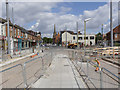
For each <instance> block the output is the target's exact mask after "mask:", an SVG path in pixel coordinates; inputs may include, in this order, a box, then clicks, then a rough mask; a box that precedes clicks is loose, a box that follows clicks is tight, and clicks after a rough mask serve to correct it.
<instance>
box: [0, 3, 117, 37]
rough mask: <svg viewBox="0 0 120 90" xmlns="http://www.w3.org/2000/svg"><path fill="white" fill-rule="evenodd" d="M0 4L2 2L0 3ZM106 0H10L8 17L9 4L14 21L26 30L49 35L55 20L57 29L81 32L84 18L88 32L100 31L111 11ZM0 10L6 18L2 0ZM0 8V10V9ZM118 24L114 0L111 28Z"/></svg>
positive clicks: (106, 28) (43, 35)
mask: <svg viewBox="0 0 120 90" xmlns="http://www.w3.org/2000/svg"><path fill="white" fill-rule="evenodd" d="M0 4H1V3H0ZM109 6H110V5H109V2H10V3H9V17H10V19H11V20H12V7H13V8H14V22H15V24H17V25H20V26H22V27H24V28H25V29H27V30H33V31H40V32H41V33H42V37H45V36H46V37H52V36H53V35H52V34H53V31H54V24H55V25H56V31H57V32H60V31H63V30H65V29H67V30H71V31H74V32H76V22H78V29H79V30H80V31H81V32H82V33H83V30H84V20H85V19H87V18H91V20H90V21H88V22H87V24H86V25H87V29H86V30H87V34H96V33H98V32H101V26H102V24H104V33H107V32H108V31H109V24H110V20H109V17H110V14H109V13H110V12H109ZM0 9H1V10H2V14H1V15H0V17H2V18H6V12H5V10H6V7H5V3H4V2H2V7H0ZM1 10H0V12H1ZM117 25H118V3H117V2H113V28H114V27H116V26H117Z"/></svg>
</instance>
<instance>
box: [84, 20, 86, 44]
mask: <svg viewBox="0 0 120 90" xmlns="http://www.w3.org/2000/svg"><path fill="white" fill-rule="evenodd" d="M84 46H86V21H85V20H84Z"/></svg>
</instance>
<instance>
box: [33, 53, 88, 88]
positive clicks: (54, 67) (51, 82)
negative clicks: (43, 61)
mask: <svg viewBox="0 0 120 90" xmlns="http://www.w3.org/2000/svg"><path fill="white" fill-rule="evenodd" d="M31 87H32V88H87V86H86V84H85V83H84V81H83V80H82V77H81V76H80V75H79V73H78V72H77V70H76V69H75V67H74V65H73V64H72V62H71V61H70V59H69V58H68V57H67V56H66V55H63V54H57V55H56V56H54V57H53V61H52V63H51V65H50V67H49V68H48V69H47V70H46V71H45V72H44V75H43V76H42V77H41V78H40V79H39V80H37V81H36V82H35V83H33V84H32V85H31Z"/></svg>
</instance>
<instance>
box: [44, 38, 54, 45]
mask: <svg viewBox="0 0 120 90" xmlns="http://www.w3.org/2000/svg"><path fill="white" fill-rule="evenodd" d="M52 41H53V39H52V38H47V37H43V43H44V44H48V43H52Z"/></svg>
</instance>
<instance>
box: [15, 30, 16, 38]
mask: <svg viewBox="0 0 120 90" xmlns="http://www.w3.org/2000/svg"><path fill="white" fill-rule="evenodd" d="M15 37H16V29H15Z"/></svg>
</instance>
